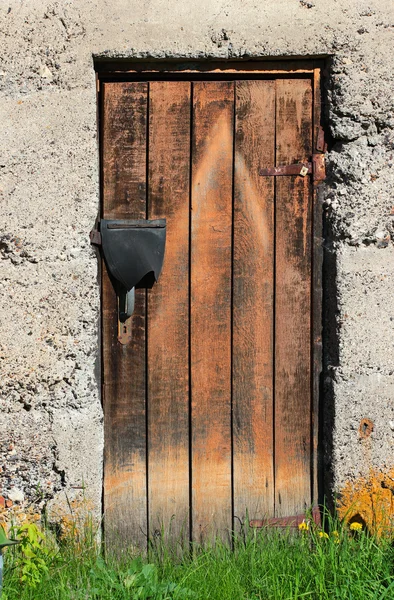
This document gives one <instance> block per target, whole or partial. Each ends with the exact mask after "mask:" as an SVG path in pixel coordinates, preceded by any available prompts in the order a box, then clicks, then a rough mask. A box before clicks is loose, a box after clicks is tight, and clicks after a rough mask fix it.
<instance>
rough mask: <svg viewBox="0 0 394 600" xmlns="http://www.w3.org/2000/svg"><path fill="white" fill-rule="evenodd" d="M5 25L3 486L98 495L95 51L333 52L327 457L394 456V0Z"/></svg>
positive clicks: (94, 11)
mask: <svg viewBox="0 0 394 600" xmlns="http://www.w3.org/2000/svg"><path fill="white" fill-rule="evenodd" d="M0 31H1V34H0V35H1V53H0V61H1V66H0V70H1V72H0V86H1V89H0V129H1V134H0V136H1V140H2V143H1V147H0V153H1V157H0V186H1V190H0V191H1V195H2V196H1V212H2V218H1V222H0V249H1V258H2V261H1V263H0V264H1V278H0V302H1V305H0V319H1V322H0V360H1V379H0V390H1V413H0V420H1V431H2V435H1V440H0V449H1V452H2V458H1V462H0V465H1V468H2V473H1V476H2V486H3V488H2V492H3V495H5V496H7V494H8V492H9V491H10V489H11V488H17V490H21V491H23V492H24V494H25V495H26V496H27V497H28V498H32V497H38V498H41V499H42V501H43V502H44V501H45V500H46V499H51V498H55V502H57V501H58V500H61V499H62V498H64V492H66V493H67V494H68V496H69V497H71V498H72V496H73V494H75V493H77V492H76V490H75V486H77V487H78V486H81V485H83V486H85V489H86V492H85V493H86V494H87V495H88V496H89V497H90V498H92V499H93V501H94V503H95V506H96V508H97V510H99V509H100V499H101V463H102V448H103V437H102V415H101V407H100V399H99V391H98V379H97V372H96V371H97V362H98V316H99V296H98V285H97V276H96V271H97V264H96V258H95V256H94V253H93V251H92V250H91V248H90V246H89V242H88V233H89V230H90V228H91V226H92V224H93V223H94V220H95V217H96V214H97V210H98V203H99V181H98V177H99V173H98V152H97V132H96V95H95V76H94V69H93V60H92V57H93V56H94V55H95V56H107V57H134V58H135V57H142V58H143V57H146V56H152V57H156V58H164V57H196V58H199V59H204V58H206V57H223V58H239V57H245V58H247V57H265V56H267V57H280V56H314V55H326V54H331V55H332V56H333V58H332V60H331V61H330V62H329V69H328V72H327V77H326V86H327V90H326V99H327V115H326V117H327V121H328V124H329V129H330V132H331V135H332V138H333V139H332V145H331V149H330V153H329V178H328V182H327V192H326V208H325V222H326V262H325V275H326V289H325V293H326V303H325V314H326V320H325V400H324V419H325V422H326V427H327V432H328V435H327V436H326V438H325V439H326V441H325V461H326V466H327V464H329V463H331V461H332V464H333V473H334V482H335V485H336V486H337V487H340V486H341V485H342V484H343V482H344V481H345V480H346V479H347V478H348V477H354V476H357V475H358V474H359V473H361V472H363V471H365V469H366V468H367V467H368V465H369V464H375V465H377V466H379V467H384V466H385V465H387V466H393V464H394V450H393V440H394V437H393V432H392V430H391V428H390V424H389V421H390V420H394V407H393V392H394V375H393V362H394V360H393V339H392V335H391V333H392V327H393V321H392V319H394V312H393V310H392V298H393V297H394V294H393V292H394V290H393V287H394V286H393V277H392V276H391V275H392V272H393V269H394V267H393V258H394V250H393V244H392V241H391V236H392V235H394V216H393V217H391V216H390V215H391V208H392V206H393V204H394V202H393V198H392V186H393V183H394V175H393V173H394V169H393V162H394V158H393V155H394V135H393V126H394V100H393V83H392V73H393V71H394V4H393V2H392V0H368V1H365V0H360V1H358V2H354V0H310V1H309V0H308V1H306V0H276V1H275V2H272V1H271V0H261V1H260V2H254V1H252V0H244V1H243V2H239V1H238V0H223V1H215V2H214V1H212V0H200V2H198V3H189V2H185V1H184V0H182V1H180V0H172V1H170V0H166V1H164V0H151V1H150V2H139V1H137V0H129V1H126V0H111V1H109V0H95V1H93V0H85V1H84V2H76V1H71V0H65V1H62V2H47V1H44V0H30V1H29V2H26V1H24V0H8V1H7V2H3V3H2V5H1V7H0ZM362 417H368V418H370V419H371V420H372V421H373V422H374V424H375V428H374V431H373V433H372V435H371V436H370V438H369V439H368V442H367V443H368V447H366V445H365V441H363V440H360V438H359V434H358V425H359V421H360V419H361V418H362ZM330 432H332V435H331V434H330ZM14 495H15V494H14ZM11 496H12V493H11Z"/></svg>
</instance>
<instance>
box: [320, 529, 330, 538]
mask: <svg viewBox="0 0 394 600" xmlns="http://www.w3.org/2000/svg"><path fill="white" fill-rule="evenodd" d="M319 537H320V538H324V539H326V538H328V533H326V532H325V531H319Z"/></svg>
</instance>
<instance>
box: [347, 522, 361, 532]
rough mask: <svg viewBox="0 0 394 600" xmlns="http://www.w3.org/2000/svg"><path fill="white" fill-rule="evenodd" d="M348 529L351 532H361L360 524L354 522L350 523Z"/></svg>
mask: <svg viewBox="0 0 394 600" xmlns="http://www.w3.org/2000/svg"><path fill="white" fill-rule="evenodd" d="M349 528H350V529H351V531H361V530H362V528H363V526H362V525H361V523H357V522H354V523H350V527H349Z"/></svg>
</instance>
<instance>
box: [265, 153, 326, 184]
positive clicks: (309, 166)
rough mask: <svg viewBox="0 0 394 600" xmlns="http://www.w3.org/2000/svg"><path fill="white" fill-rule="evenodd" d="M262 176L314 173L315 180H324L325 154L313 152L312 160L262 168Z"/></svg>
mask: <svg viewBox="0 0 394 600" xmlns="http://www.w3.org/2000/svg"><path fill="white" fill-rule="evenodd" d="M259 175H260V176H261V177H283V176H284V175H301V176H302V177H305V175H313V179H314V181H323V180H324V179H325V177H326V171H325V164H324V154H313V155H312V162H304V163H295V164H293V165H283V166H281V167H268V168H266V169H260V170H259Z"/></svg>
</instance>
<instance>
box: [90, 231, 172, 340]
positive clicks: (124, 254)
mask: <svg viewBox="0 0 394 600" xmlns="http://www.w3.org/2000/svg"><path fill="white" fill-rule="evenodd" d="M90 240H91V243H92V244H95V245H96V246H101V247H102V251H103V255H104V260H105V264H106V266H107V269H108V272H109V274H110V277H111V279H112V283H113V285H114V288H115V290H116V293H117V296H118V340H119V342H120V343H121V344H125V343H127V342H128V341H129V340H130V338H131V331H130V325H131V323H130V317H131V316H132V314H133V311H134V290H135V289H136V288H151V287H152V286H153V285H154V283H155V282H156V281H157V280H158V278H159V275H160V273H161V270H162V267H163V259H164V250H165V243H166V220H165V219H156V220H145V219H144V220H127V221H124V220H120V221H118V220H116V221H114V220H107V219H102V220H101V221H100V222H99V229H93V230H92V231H91V233H90Z"/></svg>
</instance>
